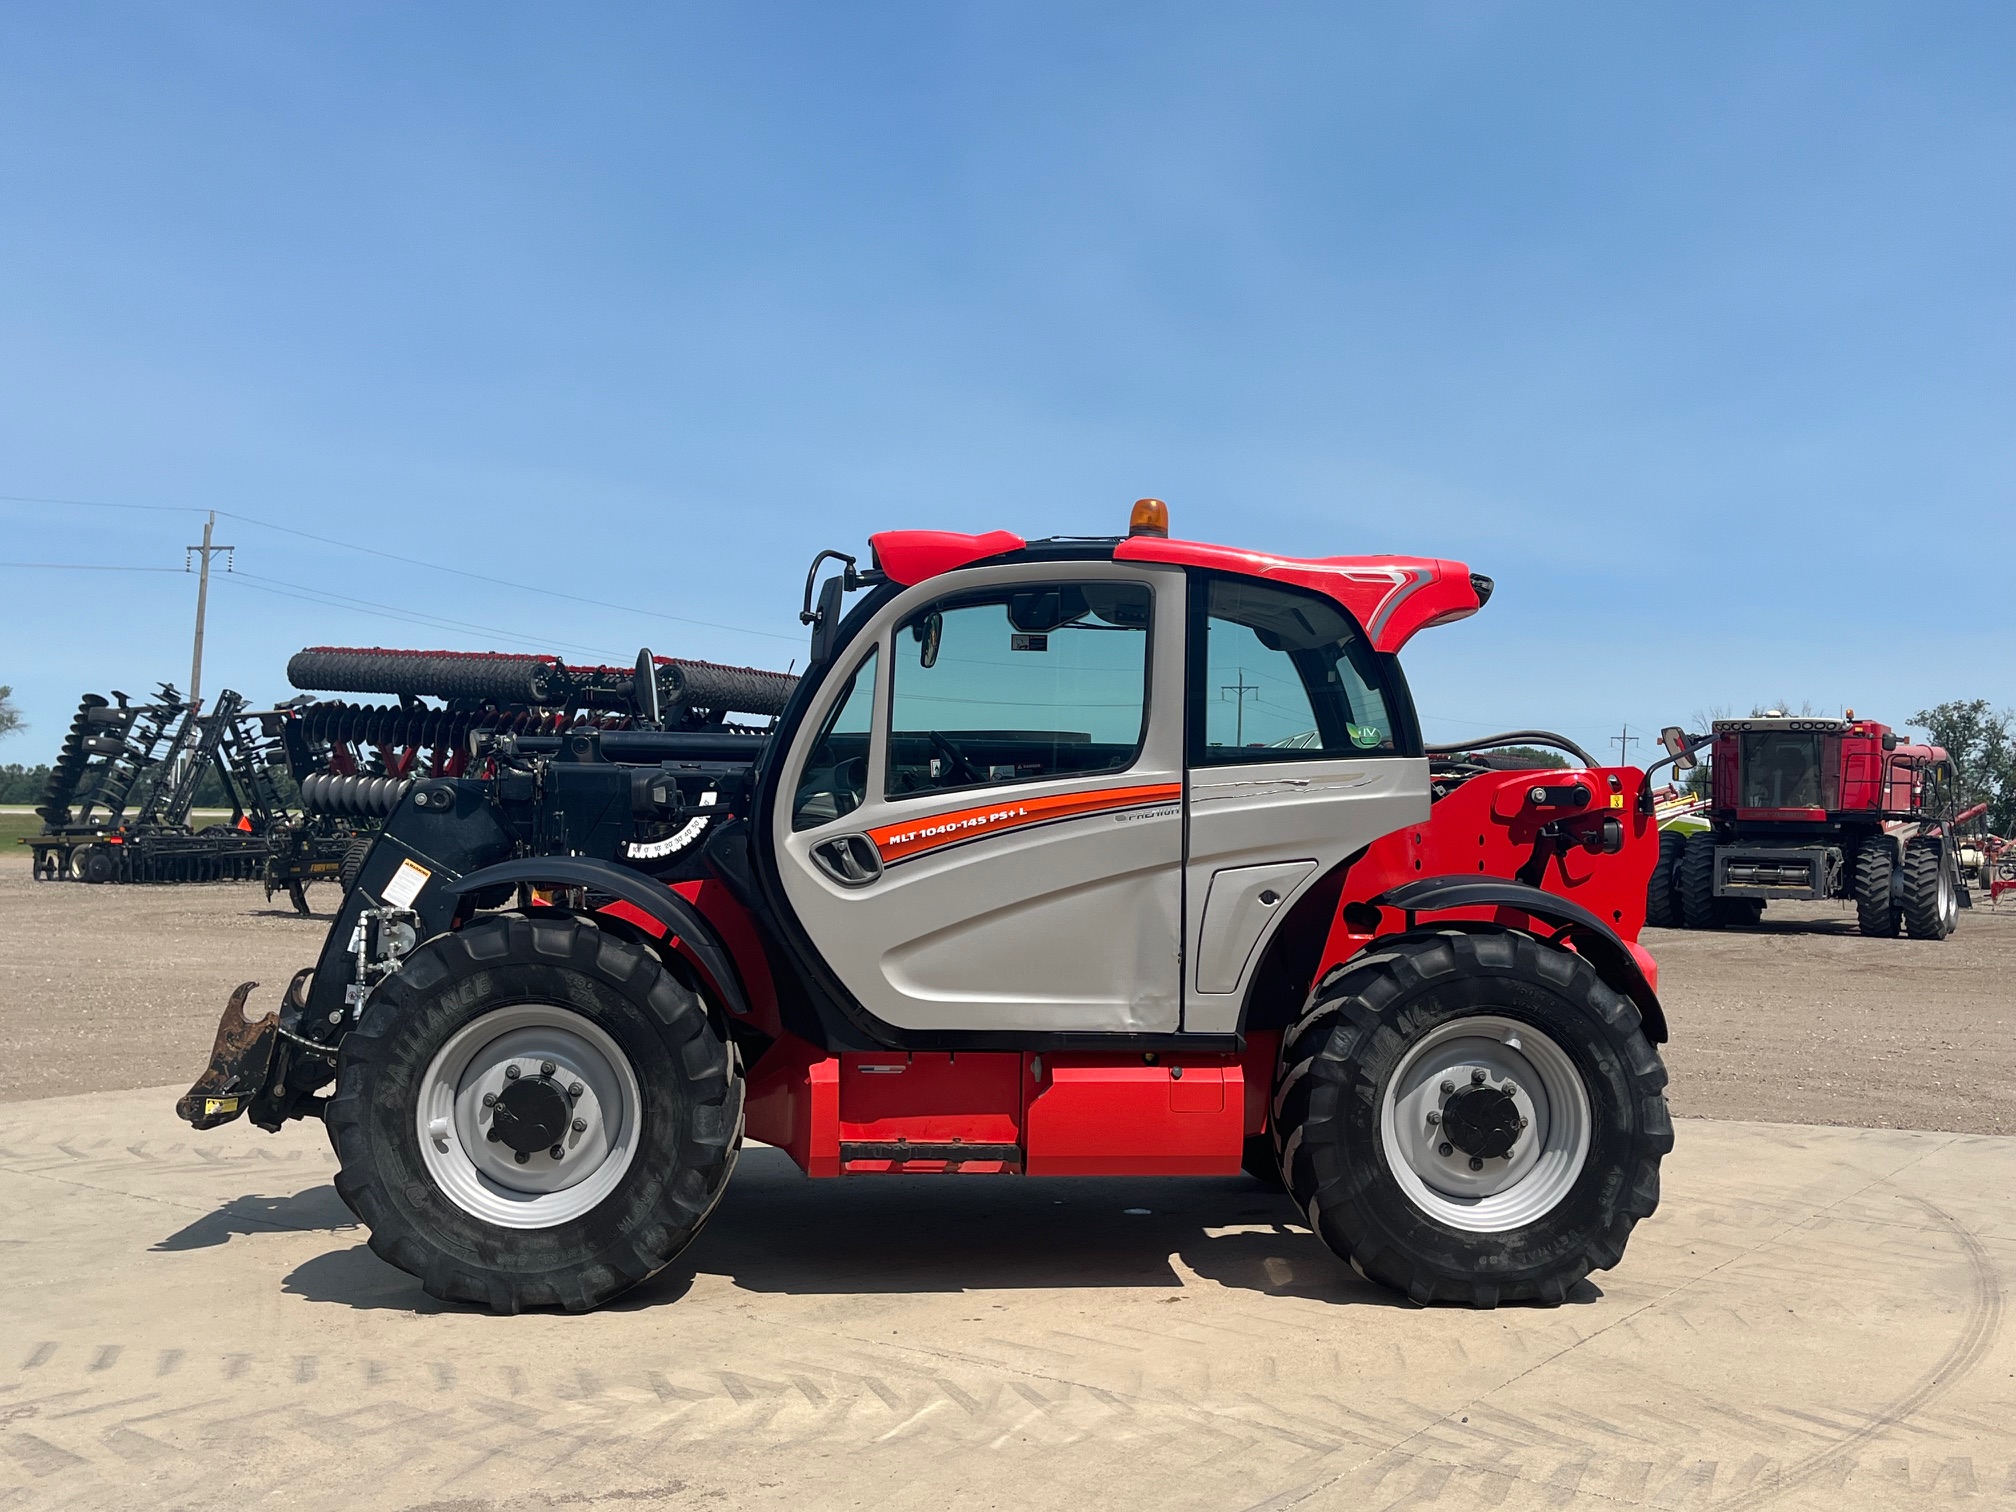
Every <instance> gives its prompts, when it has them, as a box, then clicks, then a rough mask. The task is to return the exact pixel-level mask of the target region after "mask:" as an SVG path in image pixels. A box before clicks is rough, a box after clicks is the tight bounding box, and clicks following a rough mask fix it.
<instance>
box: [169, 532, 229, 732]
mask: <svg viewBox="0 0 2016 1512" xmlns="http://www.w3.org/2000/svg"><path fill="white" fill-rule="evenodd" d="M216 528H217V511H216V510H214V509H213V510H211V511H210V516H209V518H208V519H206V520H205V521H204V522H203V544H202V545H201V546H185V547H183V548H182V570H183V571H184V572H187V571H188V570H189V553H190V552H192V551H193V552H201V553H202V556H203V566H202V569H201V573H200V575H199V576H198V577H197V579H196V651H195V654H194V655H193V656H192V657H191V658H190V661H189V703H190V705H191V706H192V707H193V708H195V709H197V710H199V711H200V710H201V709H202V707H203V612H204V610H205V609H206V608H208V606H209V603H210V558H211V557H212V556H214V555H215V554H216V553H218V552H220V551H221V552H224V553H226V560H225V564H224V565H225V570H226V571H229V570H230V565H231V564H230V560H229V553H231V552H233V551H235V550H237V547H235V546H212V545H211V544H210V533H211V532H212V531H213V530H215V529H216Z"/></svg>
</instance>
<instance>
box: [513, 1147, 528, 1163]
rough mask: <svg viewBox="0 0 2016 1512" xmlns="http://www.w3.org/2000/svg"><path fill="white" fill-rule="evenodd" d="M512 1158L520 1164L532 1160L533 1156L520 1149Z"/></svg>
mask: <svg viewBox="0 0 2016 1512" xmlns="http://www.w3.org/2000/svg"><path fill="white" fill-rule="evenodd" d="M511 1158H512V1159H513V1160H515V1161H517V1162H518V1164H520V1165H523V1164H525V1162H526V1161H528V1160H530V1159H531V1158H532V1157H531V1156H530V1155H528V1154H526V1153H525V1151H523V1150H520V1151H519V1152H518V1153H517V1154H516V1155H513V1156H512V1157H511Z"/></svg>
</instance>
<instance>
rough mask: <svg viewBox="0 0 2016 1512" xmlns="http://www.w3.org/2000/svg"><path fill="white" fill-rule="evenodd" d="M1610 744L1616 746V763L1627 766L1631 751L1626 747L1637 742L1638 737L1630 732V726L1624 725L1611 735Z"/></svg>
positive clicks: (1629, 762)
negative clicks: (1618, 731) (1620, 729)
mask: <svg viewBox="0 0 2016 1512" xmlns="http://www.w3.org/2000/svg"><path fill="white" fill-rule="evenodd" d="M1610 744H1612V745H1613V746H1615V747H1617V765H1619V766H1629V765H1630V764H1631V761H1630V756H1631V753H1630V751H1629V750H1628V749H1627V748H1628V747H1630V746H1634V745H1636V744H1638V737H1637V736H1636V735H1633V734H1632V733H1631V726H1629V725H1625V726H1624V728H1623V730H1622V731H1621V732H1620V733H1618V734H1616V735H1612V736H1611V737H1610Z"/></svg>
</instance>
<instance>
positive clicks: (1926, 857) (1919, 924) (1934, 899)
mask: <svg viewBox="0 0 2016 1512" xmlns="http://www.w3.org/2000/svg"><path fill="white" fill-rule="evenodd" d="M1902 912H1903V915H1904V929H1905V932H1906V933H1907V934H1909V935H1910V936H1911V938H1912V939H1914V940H1943V939H1945V938H1946V936H1948V935H1950V934H1951V933H1953V927H1954V926H1955V925H1956V924H1958V923H1959V922H1960V900H1959V889H1958V887H1957V885H1956V879H1955V877H1954V875H1953V857H1952V853H1951V852H1950V851H1949V850H1948V849H1947V848H1946V847H1945V846H1944V845H1943V844H1941V843H1940V842H1939V841H1938V840H1936V839H1934V838H1933V837H1932V836H1930V835H1921V836H1919V837H1918V838H1917V839H1915V840H1910V841H1907V842H1905V845H1904V907H1903V909H1902Z"/></svg>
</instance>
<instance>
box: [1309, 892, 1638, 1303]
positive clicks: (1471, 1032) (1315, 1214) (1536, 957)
mask: <svg viewBox="0 0 2016 1512" xmlns="http://www.w3.org/2000/svg"><path fill="white" fill-rule="evenodd" d="M1665 1086H1666V1068H1665V1066H1664V1065H1663V1064H1662V1063H1661V1062H1660V1059H1659V1056H1658V1053H1657V1052H1656V1051H1654V1050H1653V1048H1652V1045H1651V1042H1650V1041H1649V1040H1647V1039H1646V1037H1645V1034H1644V1031H1643V1029H1642V1028H1641V1027H1640V1024H1639V1018H1638V1010H1637V1008H1636V1007H1635V1006H1633V1004H1632V1003H1631V1002H1630V1000H1629V999H1627V998H1624V997H1622V996H1620V995H1619V994H1618V993H1616V992H1613V991H1612V990H1611V989H1610V988H1609V987H1607V986H1605V985H1604V984H1603V982H1602V981H1601V980H1600V979H1599V978H1598V977H1597V975H1596V973H1595V972H1594V971H1593V970H1592V969H1591V968H1590V966H1589V964H1588V963H1587V962H1586V961H1584V960H1582V959H1581V958H1580V957H1579V956H1576V955H1574V954H1572V953H1571V952H1569V951H1565V950H1560V949H1557V948H1554V947H1551V946H1547V945H1543V944H1541V943H1540V942H1539V941H1537V940H1535V939H1533V938H1532V937H1531V936H1528V935H1523V934H1516V933H1513V932H1511V931H1497V932H1494V931H1490V930H1484V931H1468V930H1447V931H1440V932H1437V933H1434V934H1419V935H1409V936H1402V937H1400V938H1397V939H1394V940H1392V941H1391V942H1389V943H1386V944H1384V945H1377V946H1374V947H1373V949H1372V950H1371V951H1370V952H1368V953H1367V954H1366V955H1364V956H1361V957H1359V958H1358V959H1356V960H1354V961H1350V962H1347V963H1346V964H1345V965H1344V966H1342V967H1339V968H1338V969H1337V970H1336V971H1334V972H1333V973H1331V975H1330V977H1329V979H1328V980H1327V981H1326V982H1325V983H1324V984H1323V985H1322V986H1320V987H1319V988H1318V989H1317V991H1316V993H1315V995H1314V997H1313V998H1312V999H1311V1002H1310V1006H1309V1009H1308V1011H1307V1013H1305V1014H1304V1016H1303V1017H1302V1019H1301V1021H1300V1022H1299V1023H1297V1024H1296V1025H1295V1026H1294V1028H1292V1029H1291V1030H1290V1031H1289V1032H1288V1034H1287V1035H1286V1036H1285V1037H1284V1039H1283V1042H1282V1058H1281V1074H1280V1077H1279V1080H1278V1090H1277V1092H1276V1094H1275V1102H1274V1130H1275V1137H1276V1140H1277V1141H1278V1143H1277V1149H1278V1152H1279V1154H1280V1159H1281V1169H1282V1172H1283V1174H1284V1175H1285V1177H1286V1179H1287V1183H1288V1190H1289V1192H1290V1193H1291V1195H1293V1197H1294V1198H1295V1201H1296V1203H1297V1204H1298V1205H1299V1206H1300V1207H1301V1208H1302V1210H1303V1212H1304V1213H1306V1214H1307V1215H1308V1219H1309V1225H1310V1227H1311V1228H1313V1229H1315V1230H1316V1232H1317V1233H1318V1234H1320V1235H1321V1236H1322V1237H1323V1240H1324V1242H1325V1243H1327V1244H1328V1245H1329V1246H1330V1247H1331V1248H1332V1249H1333V1250H1335V1251H1336V1252H1337V1253H1338V1254H1339V1255H1341V1256H1343V1257H1344V1258H1345V1259H1347V1260H1348V1261H1350V1263H1351V1264H1352V1266H1353V1267H1354V1268H1355V1269H1357V1270H1358V1272H1359V1273H1360V1274H1362V1275H1364V1276H1366V1277H1367V1278H1368V1279H1370V1280H1373V1281H1377V1282H1380V1283H1382V1284H1383V1285H1386V1286H1390V1287H1392V1288H1394V1289H1395V1290H1396V1291H1402V1292H1405V1293H1406V1294H1407V1295H1408V1296H1410V1297H1412V1298H1413V1299H1414V1300H1415V1301H1416V1302H1463V1303H1468V1304H1470V1305H1471V1306H1473V1307H1495V1306H1497V1305H1498V1304H1499V1303H1500V1302H1517V1301H1528V1300H1531V1301H1540V1302H1547V1303H1559V1302H1561V1301H1563V1300H1565V1299H1566V1298H1567V1295H1568V1292H1569V1289H1570V1288H1571V1287H1573V1286H1574V1285H1575V1284H1576V1283H1577V1282H1578V1281H1580V1280H1581V1279H1582V1278H1583V1277H1585V1276H1586V1275H1588V1274H1589V1272H1591V1271H1592V1270H1605V1269H1607V1268H1609V1267H1610V1266H1613V1265H1615V1264H1616V1263H1617V1262H1618V1260H1619V1259H1620V1258H1621V1257H1622V1256H1623V1253H1624V1245H1625V1242H1626V1241H1627V1240H1628V1239H1629V1237H1630V1234H1631V1229H1632V1227H1633V1225H1635V1224H1636V1223H1637V1222H1638V1220H1639V1219H1641V1218H1646V1217H1649V1216H1650V1215H1651V1213H1652V1211H1653V1210H1654V1209H1655V1208H1656V1207H1657V1206H1658V1205H1659V1162H1660V1159H1661V1157H1663V1156H1664V1155H1665V1154H1666V1152H1667V1151H1669V1150H1671V1149H1672V1148H1673V1124H1672V1121H1671V1118H1670V1117H1669V1116H1668V1113H1667V1109H1666V1098H1665V1095H1664V1089H1665Z"/></svg>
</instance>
